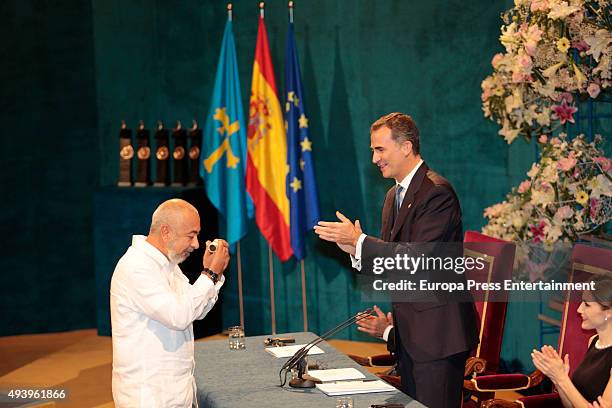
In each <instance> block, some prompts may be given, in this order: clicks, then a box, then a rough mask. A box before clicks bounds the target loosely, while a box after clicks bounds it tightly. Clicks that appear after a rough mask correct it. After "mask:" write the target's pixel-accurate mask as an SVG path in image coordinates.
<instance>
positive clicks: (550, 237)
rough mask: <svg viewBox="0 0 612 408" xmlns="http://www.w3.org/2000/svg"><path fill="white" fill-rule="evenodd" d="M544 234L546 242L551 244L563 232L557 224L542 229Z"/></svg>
mask: <svg viewBox="0 0 612 408" xmlns="http://www.w3.org/2000/svg"><path fill="white" fill-rule="evenodd" d="M544 234H546V238H547V241H549V242H550V243H553V242H556V241H557V240H558V239H559V238H560V237H561V236H562V235H563V231H561V227H560V226H559V225H558V224H548V225H546V226H545V227H544Z"/></svg>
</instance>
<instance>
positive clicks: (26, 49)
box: [0, 0, 100, 335]
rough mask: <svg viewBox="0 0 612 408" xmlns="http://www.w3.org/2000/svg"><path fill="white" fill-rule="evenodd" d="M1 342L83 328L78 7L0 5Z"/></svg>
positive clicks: (92, 142) (83, 144)
mask: <svg viewBox="0 0 612 408" xmlns="http://www.w3.org/2000/svg"><path fill="white" fill-rule="evenodd" d="M0 13H1V14H2V16H4V17H3V20H4V22H3V24H2V28H0V55H1V57H0V61H2V62H1V65H0V66H1V68H0V72H1V74H0V76H1V78H2V79H1V85H0V104H1V106H2V107H1V108H0V123H1V124H2V131H1V132H2V142H3V148H2V149H0V157H1V159H0V162H1V163H2V171H0V179H1V185H2V198H1V200H2V207H1V210H0V228H1V235H2V237H3V238H2V257H1V258H0V270H1V271H2V272H1V273H0V288H1V289H0V310H1V311H2V312H1V313H2V319H1V323H0V335H6V334H17V333H31V332H46V331H60V330H66V329H74V328H84V327H91V326H92V323H93V322H94V320H93V318H94V312H95V303H94V302H92V300H93V299H94V297H93V290H94V276H93V273H92V272H93V266H94V262H93V259H94V258H93V245H92V232H91V230H92V228H91V226H92V216H91V214H92V196H93V192H94V191H95V188H96V186H97V185H98V184H99V179H100V173H99V166H98V163H99V157H98V156H99V136H98V112H97V108H96V82H95V75H96V73H95V71H96V67H95V59H94V39H93V16H92V8H91V4H90V3H89V2H86V1H76V0H74V1H69V0H67V1H8V2H2V3H0Z"/></svg>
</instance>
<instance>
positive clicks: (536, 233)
mask: <svg viewBox="0 0 612 408" xmlns="http://www.w3.org/2000/svg"><path fill="white" fill-rule="evenodd" d="M544 228H546V223H545V222H544V220H541V221H540V222H539V223H538V224H537V225H534V224H529V231H531V233H532V234H533V242H534V243H535V244H537V243H539V242H542V241H543V239H542V238H544Z"/></svg>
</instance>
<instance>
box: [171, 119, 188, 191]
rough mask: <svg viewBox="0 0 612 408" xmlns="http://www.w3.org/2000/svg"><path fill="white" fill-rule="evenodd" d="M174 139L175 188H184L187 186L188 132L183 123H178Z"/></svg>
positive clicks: (174, 131)
mask: <svg viewBox="0 0 612 408" xmlns="http://www.w3.org/2000/svg"><path fill="white" fill-rule="evenodd" d="M172 137H173V138H174V150H173V151H172V158H173V159H174V179H173V181H172V185H173V186H184V185H185V184H187V171H188V164H189V163H188V161H187V150H186V148H187V132H186V131H185V129H183V126H182V124H181V121H180V120H179V121H177V122H176V128H175V129H173V130H172Z"/></svg>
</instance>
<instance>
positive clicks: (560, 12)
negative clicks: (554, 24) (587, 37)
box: [548, 1, 580, 20]
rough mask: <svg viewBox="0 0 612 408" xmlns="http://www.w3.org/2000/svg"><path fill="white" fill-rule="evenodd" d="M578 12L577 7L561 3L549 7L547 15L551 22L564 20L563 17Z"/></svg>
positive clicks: (578, 8)
mask: <svg viewBox="0 0 612 408" xmlns="http://www.w3.org/2000/svg"><path fill="white" fill-rule="evenodd" d="M579 10H580V7H579V6H570V5H568V4H567V3H566V2H564V1H562V2H559V3H558V4H554V5H552V6H551V8H550V12H549V13H548V18H550V19H552V20H555V19H564V18H565V17H567V16H569V15H570V14H572V13H575V12H577V11H579Z"/></svg>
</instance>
